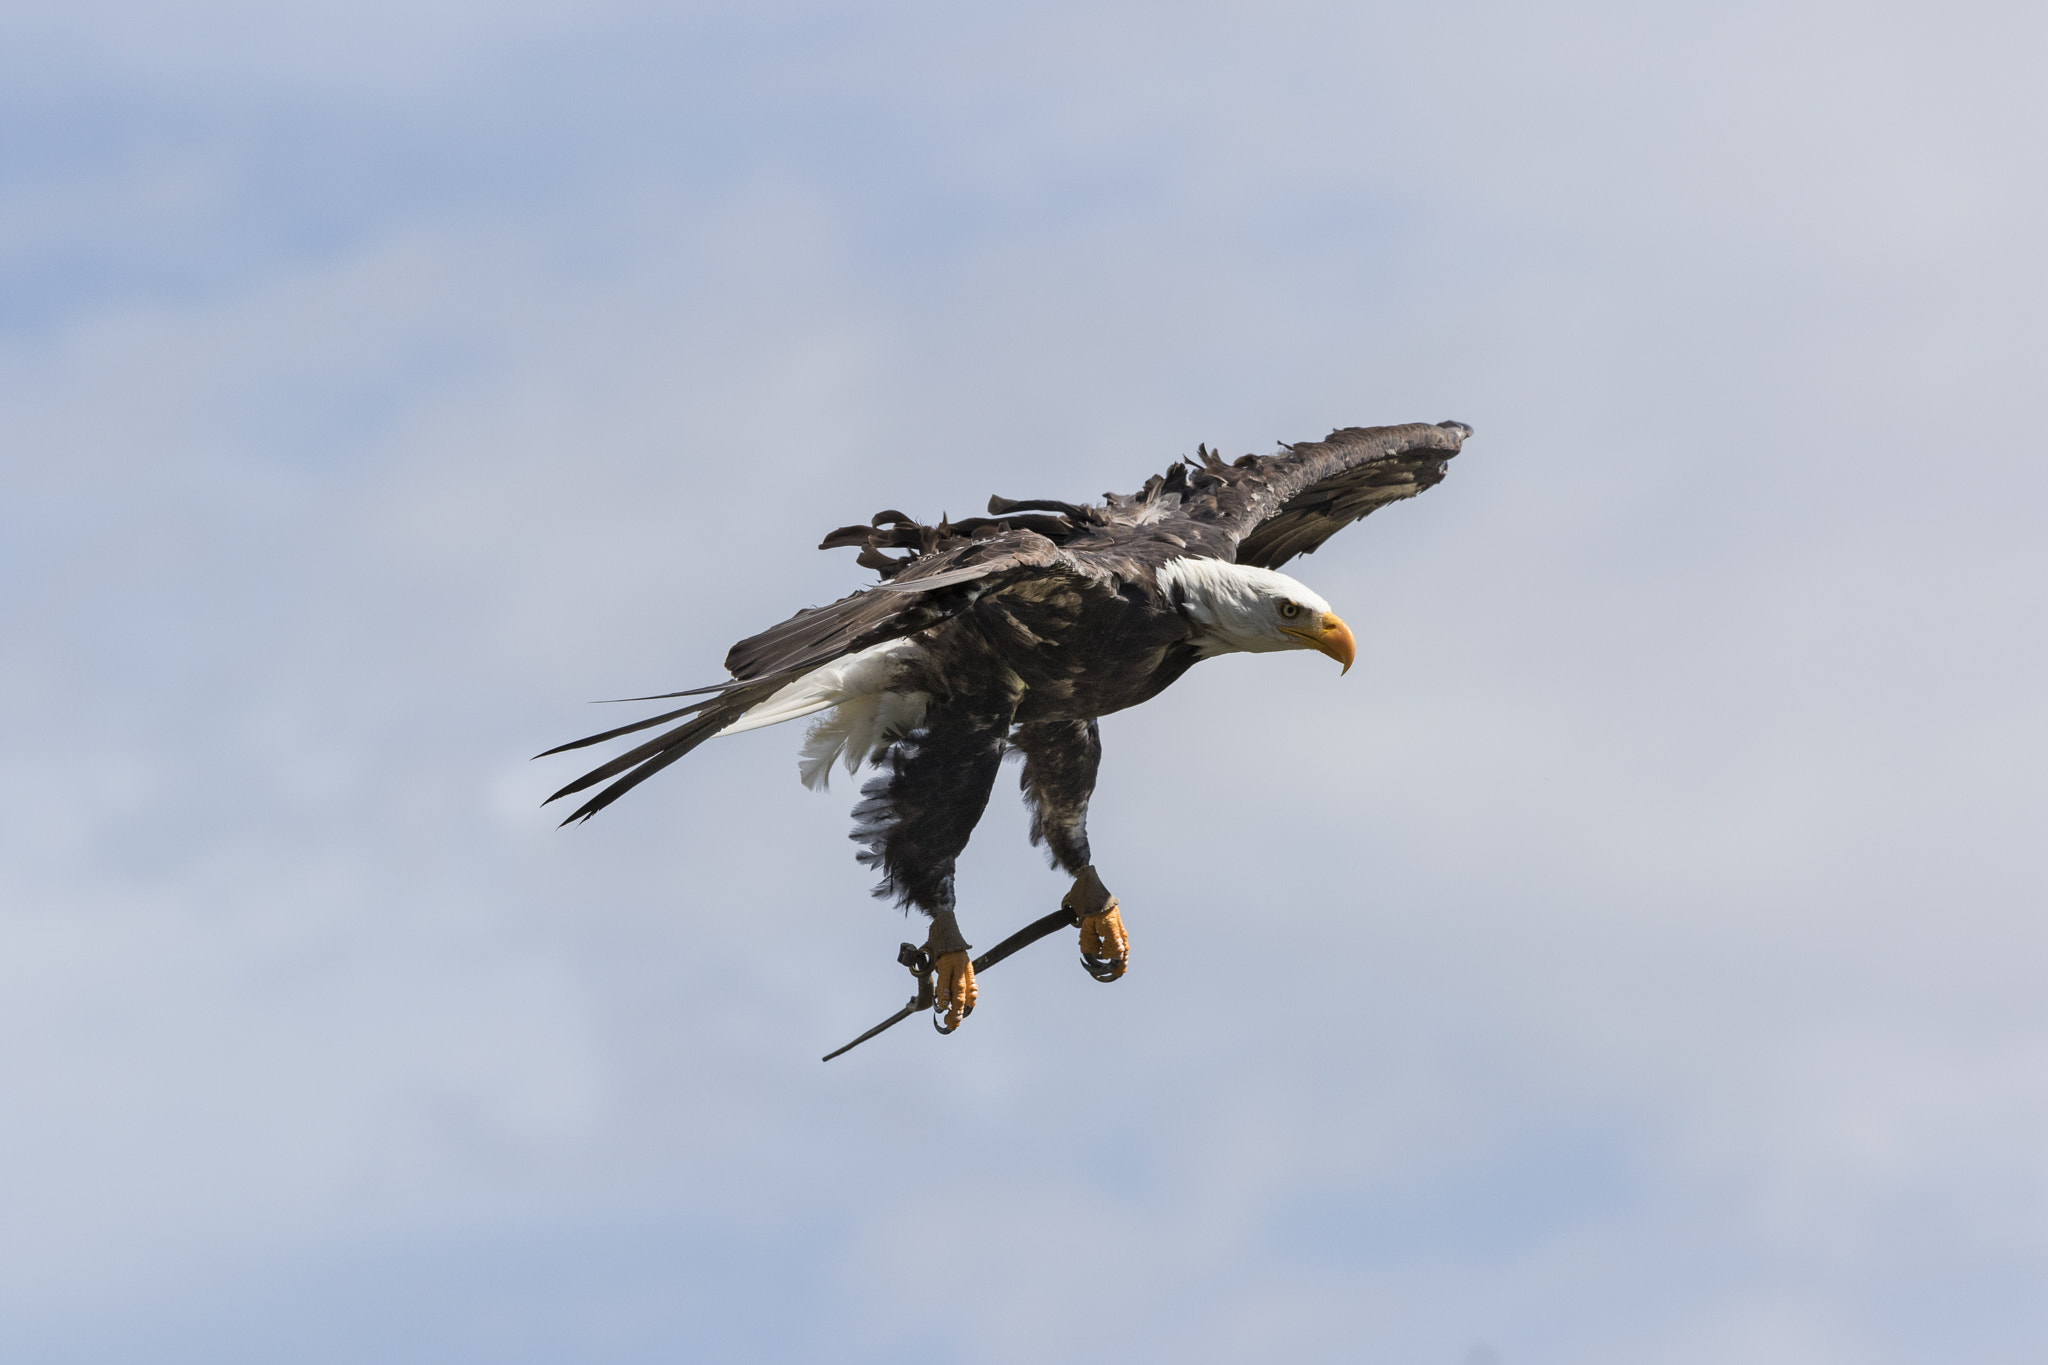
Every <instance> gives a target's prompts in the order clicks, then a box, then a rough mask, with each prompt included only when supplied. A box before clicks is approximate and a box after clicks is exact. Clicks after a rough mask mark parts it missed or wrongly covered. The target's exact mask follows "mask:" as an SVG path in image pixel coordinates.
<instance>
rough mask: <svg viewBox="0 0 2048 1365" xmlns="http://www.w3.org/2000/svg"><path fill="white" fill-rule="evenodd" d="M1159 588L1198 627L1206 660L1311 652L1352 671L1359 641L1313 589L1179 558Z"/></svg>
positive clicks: (1271, 575) (1265, 573)
mask: <svg viewBox="0 0 2048 1365" xmlns="http://www.w3.org/2000/svg"><path fill="white" fill-rule="evenodd" d="M1159 585H1160V587H1162V588H1163V589H1165V590H1166V594H1167V596H1168V597H1169V598H1171V599H1172V601H1173V603H1174V605H1175V606H1177V607H1178V608H1179V609H1180V611H1181V613H1182V614H1183V615H1184V616H1186V617H1187V619H1188V620H1189V621H1190V622H1192V623H1193V625H1194V627H1195V632H1196V634H1195V644H1196V646H1197V647H1198V648H1199V649H1200V650H1201V652H1202V655H1203V657H1205V658H1206V657H1208V656H1210V655H1214V654H1270V653H1273V652H1274V651H1276V650H1282V649H1313V650H1315V651H1316V652H1317V653H1320V654H1327V655H1329V656H1330V657H1331V658H1333V659H1335V660H1336V661H1337V662H1338V663H1340V664H1342V665H1344V671H1345V672H1347V673H1348V672H1350V671H1351V662H1352V660H1353V659H1355V658H1356V657H1357V655H1358V642H1357V641H1356V640H1355V639H1353V638H1352V635H1351V627H1349V626H1347V625H1345V624H1344V622H1343V621H1342V620H1340V619H1339V618H1338V616H1337V613H1336V612H1334V611H1331V610H1330V604H1329V603H1328V602H1325V601H1324V600H1323V599H1322V597H1321V595H1320V594H1318V593H1317V592H1316V590H1315V589H1314V588H1311V587H1309V586H1308V585H1307V584H1306V583H1303V582H1301V581H1300V580H1299V579H1295V578H1289V577H1288V576H1287V575H1286V574H1284V573H1277V572H1275V571H1274V570H1272V569H1256V568H1253V567H1251V566H1250V565H1248V564H1231V563H1229V562H1227V561H1225V560H1221V559H1176V560H1173V561H1171V562H1169V563H1167V564H1165V565H1163V566H1162V567H1161V568H1160V570H1159Z"/></svg>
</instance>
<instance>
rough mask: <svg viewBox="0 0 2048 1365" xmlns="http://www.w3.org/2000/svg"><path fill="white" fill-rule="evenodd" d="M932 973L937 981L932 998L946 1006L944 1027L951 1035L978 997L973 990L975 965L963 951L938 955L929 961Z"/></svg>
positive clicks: (957, 950) (956, 950)
mask: <svg viewBox="0 0 2048 1365" xmlns="http://www.w3.org/2000/svg"><path fill="white" fill-rule="evenodd" d="M932 973H933V975H934V976H935V977H936V978H937V981H936V985H935V988H934V991H933V998H934V999H935V1000H936V1001H937V1002H938V1003H939V1004H941V1005H943V1006H945V1009H946V1021H945V1027H946V1031H947V1032H948V1033H950V1032H952V1031H953V1030H954V1029H956V1028H959V1027H960V1021H961V1020H963V1019H965V1018H966V1017H967V1016H968V1015H970V1014H972V1013H974V1001H975V997H976V995H977V994H978V992H977V991H976V990H975V986H974V961H973V959H971V958H969V957H968V956H967V953H966V951H965V950H964V949H955V950H954V951H953V952H950V953H940V954H939V955H938V957H936V958H934V959H933V960H932Z"/></svg>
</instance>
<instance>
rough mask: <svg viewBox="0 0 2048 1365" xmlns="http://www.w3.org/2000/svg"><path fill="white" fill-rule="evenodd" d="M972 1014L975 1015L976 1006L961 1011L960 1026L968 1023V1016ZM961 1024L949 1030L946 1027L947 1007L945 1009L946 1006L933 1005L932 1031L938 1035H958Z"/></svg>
mask: <svg viewBox="0 0 2048 1365" xmlns="http://www.w3.org/2000/svg"><path fill="white" fill-rule="evenodd" d="M972 1013H974V1006H972V1005H969V1006H968V1007H967V1008H966V1009H964V1010H961V1011H960V1024H964V1023H966V1022H967V1016H968V1015H970V1014H972ZM960 1024H955V1025H953V1027H951V1028H947V1027H946V1007H945V1006H944V1005H933V1006H932V1030H933V1031H934V1032H936V1033H941V1034H945V1033H958V1032H959V1031H960Z"/></svg>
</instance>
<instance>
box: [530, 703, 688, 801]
mask: <svg viewBox="0 0 2048 1365" xmlns="http://www.w3.org/2000/svg"><path fill="white" fill-rule="evenodd" d="M711 704H712V703H711V702H699V703H698V704H697V705H695V706H685V707H683V708H682V709H681V710H678V711H670V712H668V713H666V714H664V715H659V716H654V717H652V718H650V719H648V720H639V721H635V722H633V723H632V724H631V725H621V726H620V727H619V728H618V729H616V730H607V731H605V732H604V733H603V734H601V735H591V736H589V737H588V738H586V739H572V740H570V741H569V742H568V743H567V744H557V745H556V746H555V747H554V748H552V749H549V750H546V751H545V752H543V753H538V754H535V755H534V757H535V758H546V757H547V756H548V755H549V754H565V753H567V752H569V750H571V749H587V748H589V747H590V746H591V745H593V744H602V743H604V742H605V741H606V740H608V739H617V738H618V737H619V736H620V735H630V734H632V733H633V732H634V731H635V730H645V729H646V728H647V727H648V726H650V725H659V724H661V723H662V722H663V721H666V720H674V719H675V718H676V717H677V716H687V715H689V714H690V713H691V712H692V711H702V710H703V709H704V708H705V707H706V706H709V705H711ZM560 795H562V793H561V792H556V793H555V796H560ZM555 796H550V797H549V798H548V801H552V800H554V799H555ZM541 804H542V805H546V804H547V802H546V801H544V802H542V803H541Z"/></svg>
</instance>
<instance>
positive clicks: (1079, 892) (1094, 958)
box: [1060, 864, 1131, 982]
mask: <svg viewBox="0 0 2048 1365" xmlns="http://www.w3.org/2000/svg"><path fill="white" fill-rule="evenodd" d="M1060 908H1062V909H1063V910H1065V911H1066V912H1067V913H1068V914H1071V915H1072V916H1073V917H1074V922H1075V923H1076V924H1078V925H1080V927H1081V965H1082V966H1083V967H1085V968H1086V969H1087V970H1088V975H1090V976H1092V977H1094V978H1095V979H1096V980H1097V981H1105V982H1106V981H1116V980H1119V979H1120V978H1121V977H1122V976H1123V974H1124V972H1125V970H1126V969H1127V968H1128V967H1129V966H1130V961H1131V938H1130V935H1129V934H1126V933H1125V932H1124V918H1123V916H1122V915H1120V914H1118V913H1117V904H1116V897H1115V896H1112V895H1111V894H1110V893H1109V888H1108V887H1106V886H1104V885H1103V884H1102V878H1101V877H1100V876H1099V875H1097V873H1096V871H1095V868H1094V866H1093V865H1092V864H1091V865H1090V866H1088V867H1086V868H1084V869H1082V872H1081V875H1080V876H1078V877H1076V878H1074V889H1073V890H1071V891H1069V892H1067V895H1066V899H1065V900H1063V901H1061V902H1060Z"/></svg>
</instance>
